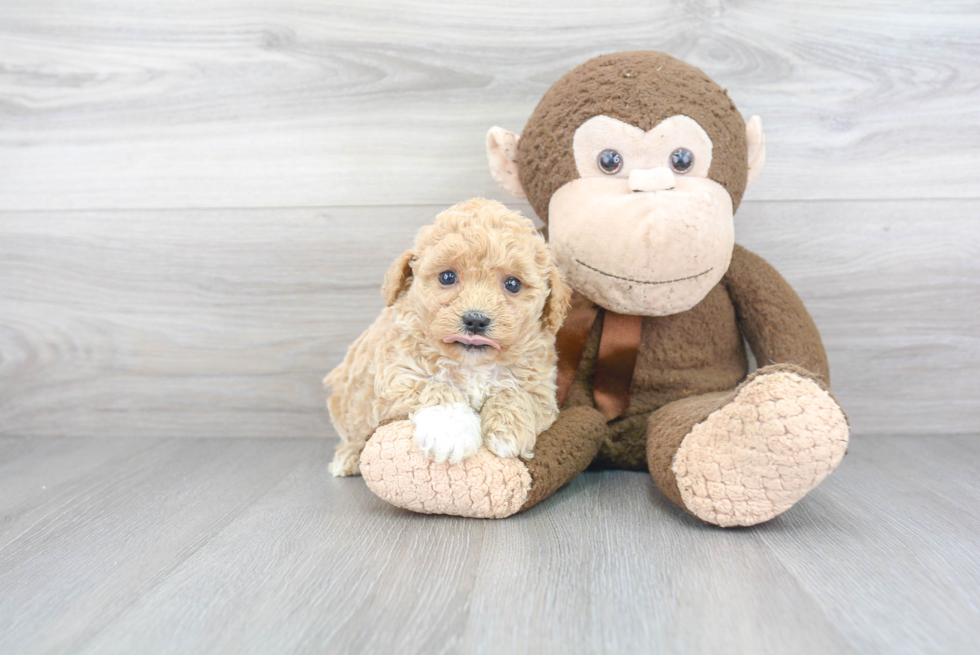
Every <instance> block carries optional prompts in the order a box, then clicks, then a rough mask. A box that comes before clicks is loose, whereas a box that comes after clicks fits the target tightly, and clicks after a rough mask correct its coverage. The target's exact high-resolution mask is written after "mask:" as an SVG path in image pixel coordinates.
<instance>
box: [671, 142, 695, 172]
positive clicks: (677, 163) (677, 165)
mask: <svg viewBox="0 0 980 655" xmlns="http://www.w3.org/2000/svg"><path fill="white" fill-rule="evenodd" d="M670 168H671V169H672V170H673V171H674V172H675V173H680V174H681V175H683V174H684V173H687V172H688V171H689V170H691V169H692V168H694V153H693V152H691V151H690V150H688V149H687V148H678V149H677V150H675V151H674V152H672V153H670Z"/></svg>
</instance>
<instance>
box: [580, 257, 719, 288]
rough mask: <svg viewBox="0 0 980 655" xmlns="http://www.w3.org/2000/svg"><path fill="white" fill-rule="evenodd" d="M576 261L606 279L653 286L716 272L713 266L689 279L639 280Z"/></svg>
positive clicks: (689, 276) (683, 279) (683, 278)
mask: <svg viewBox="0 0 980 655" xmlns="http://www.w3.org/2000/svg"><path fill="white" fill-rule="evenodd" d="M575 261H576V262H578V263H579V264H581V265H582V266H584V267H586V268H587V269H589V270H590V271H595V272H596V273H599V274H600V275H605V276H606V277H611V278H614V279H616V280H624V281H626V282H635V283H636V284H653V285H657V284H673V283H674V282H684V281H685V280H693V279H695V278H699V277H701V276H702V275H707V274H708V273H710V272H711V271H713V270H715V269H714V266H712V267H711V268H709V269H708V270H706V271H701V272H700V273H696V274H694V275H688V276H687V277H679V278H677V279H675V280H637V279H635V278H631V277H625V276H622V275H613V274H612V273H606V272H605V271H600V270H599V269H598V268H596V267H595V266H589V265H588V264H586V263H585V262H583V261H582V260H581V259H576V260H575Z"/></svg>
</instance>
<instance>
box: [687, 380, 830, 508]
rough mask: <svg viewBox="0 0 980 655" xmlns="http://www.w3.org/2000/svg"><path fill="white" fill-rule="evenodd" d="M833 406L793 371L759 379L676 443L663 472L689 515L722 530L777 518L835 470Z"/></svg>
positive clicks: (751, 382) (822, 394) (825, 393)
mask: <svg viewBox="0 0 980 655" xmlns="http://www.w3.org/2000/svg"><path fill="white" fill-rule="evenodd" d="M847 439H848V425H847V419H846V418H845V416H844V412H843V411H842V410H841V408H840V406H839V405H838V404H837V403H836V402H835V401H834V399H833V398H832V397H831V396H830V394H829V393H827V392H826V391H824V390H823V389H822V388H820V386H819V385H818V384H817V383H816V382H814V381H813V380H811V379H808V378H806V377H802V376H800V375H797V374H796V373H793V372H787V371H777V372H774V373H769V374H764V375H759V376H757V377H755V378H753V379H751V380H749V381H748V382H747V383H745V384H744V386H742V387H741V388H740V389H739V390H738V392H737V393H736V395H735V398H734V399H733V400H732V401H731V402H729V403H727V404H726V405H724V406H722V407H721V408H720V409H718V410H716V411H714V412H712V413H711V414H710V415H709V416H708V417H707V418H706V419H705V420H704V421H702V422H701V423H698V424H697V425H696V426H694V428H693V429H692V430H691V431H690V432H689V433H688V434H687V435H686V436H685V437H684V440H683V441H682V442H681V445H680V448H679V449H678V450H677V453H676V455H675V456H674V459H673V463H672V465H671V470H672V472H673V474H674V476H675V478H676V480H677V488H678V490H679V491H680V495H681V500H682V501H683V503H684V505H685V507H686V508H687V509H688V511H690V512H691V513H692V514H694V515H695V516H697V517H698V518H700V519H702V520H703V521H706V522H708V523H713V524H716V525H720V526H723V527H730V526H735V525H755V524H757V523H762V522H764V521H768V520H769V519H771V518H773V517H775V516H778V515H779V514H782V513H783V512H785V511H786V510H788V509H789V508H790V507H792V506H793V504H794V503H796V502H797V501H798V500H800V499H801V498H803V496H805V495H806V494H807V492H809V491H810V490H811V489H813V488H814V487H816V486H817V485H818V484H820V482H821V481H822V480H823V479H824V478H826V477H827V476H828V475H829V474H830V473H831V472H832V471H833V470H834V469H835V468H836V467H837V465H838V464H840V461H841V459H842V458H843V457H844V452H845V451H846V450H847Z"/></svg>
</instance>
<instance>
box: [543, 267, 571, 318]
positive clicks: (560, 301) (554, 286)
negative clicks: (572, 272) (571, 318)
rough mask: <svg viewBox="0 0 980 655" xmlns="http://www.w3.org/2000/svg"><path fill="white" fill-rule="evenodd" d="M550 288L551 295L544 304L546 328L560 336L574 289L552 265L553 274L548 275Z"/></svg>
mask: <svg viewBox="0 0 980 655" xmlns="http://www.w3.org/2000/svg"><path fill="white" fill-rule="evenodd" d="M548 286H549V287H550V288H551V293H549V294H548V299H547V300H546V301H545V303H544V326H545V328H546V329H547V330H548V331H549V332H551V333H552V334H558V330H560V329H561V324H562V323H564V322H565V316H566V315H567V314H568V307H569V305H570V304H571V301H572V289H571V287H569V286H568V285H567V284H566V283H565V278H564V277H563V276H562V274H561V271H559V270H558V267H557V266H555V264H554V262H552V263H551V273H550V274H549V275H548Z"/></svg>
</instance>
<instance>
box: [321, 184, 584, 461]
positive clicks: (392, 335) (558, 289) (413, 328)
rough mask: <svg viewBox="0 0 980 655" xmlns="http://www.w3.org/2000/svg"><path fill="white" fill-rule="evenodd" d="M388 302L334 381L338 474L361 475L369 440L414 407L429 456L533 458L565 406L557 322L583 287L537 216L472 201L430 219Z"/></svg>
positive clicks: (392, 281) (403, 261)
mask: <svg viewBox="0 0 980 655" xmlns="http://www.w3.org/2000/svg"><path fill="white" fill-rule="evenodd" d="M382 294H383V296H384V299H385V302H386V303H387V305H388V306H387V308H385V309H384V310H383V311H382V312H381V315H380V316H379V317H378V318H377V320H376V321H375V322H374V324H373V325H371V327H369V328H368V329H367V331H365V332H364V334H362V335H361V336H360V337H359V338H358V339H357V340H356V341H355V342H354V343H353V345H351V347H350V350H348V352H347V356H346V357H345V358H344V361H343V363H342V364H340V366H338V367H337V368H335V369H334V370H333V371H331V373H330V374H329V375H327V377H326V379H325V380H324V383H325V384H326V385H328V386H329V387H330V388H331V390H332V394H331V395H330V397H329V399H328V400H327V406H328V408H329V409H330V418H331V420H332V422H333V425H334V427H335V428H336V429H337V432H338V433H339V434H340V438H341V443H340V444H339V445H338V446H337V453H336V455H335V456H334V459H333V462H332V463H331V464H330V472H331V473H332V474H333V475H338V476H342V475H357V474H358V473H359V470H358V460H359V456H360V453H361V450H362V449H363V448H364V444H365V442H366V441H367V439H368V438H369V437H370V436H371V435H372V434H373V433H374V431H375V429H376V428H377V427H378V425H379V424H380V423H381V422H382V421H385V420H388V419H404V418H406V417H408V418H410V419H411V420H412V421H413V423H414V424H415V440H416V443H417V444H418V446H419V448H420V449H421V450H422V452H423V453H425V455H426V456H427V457H429V458H430V459H432V460H435V461H437V462H444V461H448V462H450V463H457V462H459V461H461V460H463V459H464V458H466V457H469V456H470V455H473V454H474V453H476V451H477V449H479V447H480V445H481V444H483V445H485V446H486V447H487V448H489V449H490V450H491V451H492V452H494V453H495V454H497V455H498V456H500V457H517V456H521V457H523V458H525V459H529V458H531V457H533V454H534V442H535V439H536V438H537V435H538V434H540V433H541V432H542V431H544V430H546V429H547V428H549V427H550V426H551V424H552V423H553V422H554V420H555V418H556V417H557V416H558V406H557V404H556V402H555V375H556V365H557V356H556V353H555V333H556V332H557V331H558V328H559V327H561V324H562V321H563V320H564V319H565V314H566V312H567V310H568V303H569V298H570V295H571V292H570V290H569V288H568V286H567V285H566V284H565V283H564V281H563V280H562V277H561V273H559V271H558V268H557V267H556V266H555V264H554V261H553V259H552V257H551V253H550V251H549V250H548V246H547V245H546V244H545V241H544V239H543V238H542V237H541V235H540V234H538V232H537V231H536V230H535V229H534V224H533V223H532V222H531V221H530V220H529V219H527V218H525V217H523V216H522V215H521V214H520V213H519V212H516V211H511V210H508V209H507V208H506V207H504V206H503V205H502V204H500V203H499V202H494V201H491V200H484V199H482V198H477V199H474V200H469V201H467V202H464V203H460V204H458V205H456V206H454V207H451V208H450V209H448V210H446V211H444V212H443V213H441V214H439V216H438V217H436V221H435V224H434V225H430V226H427V227H424V228H422V230H421V231H419V233H418V235H417V236H416V238H415V245H414V246H413V247H412V249H411V250H408V251H406V252H405V253H403V254H402V255H401V256H400V257H399V258H398V259H397V260H396V261H395V263H394V264H392V266H391V268H390V269H389V270H388V272H387V274H386V275H385V283H384V286H383V287H382Z"/></svg>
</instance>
